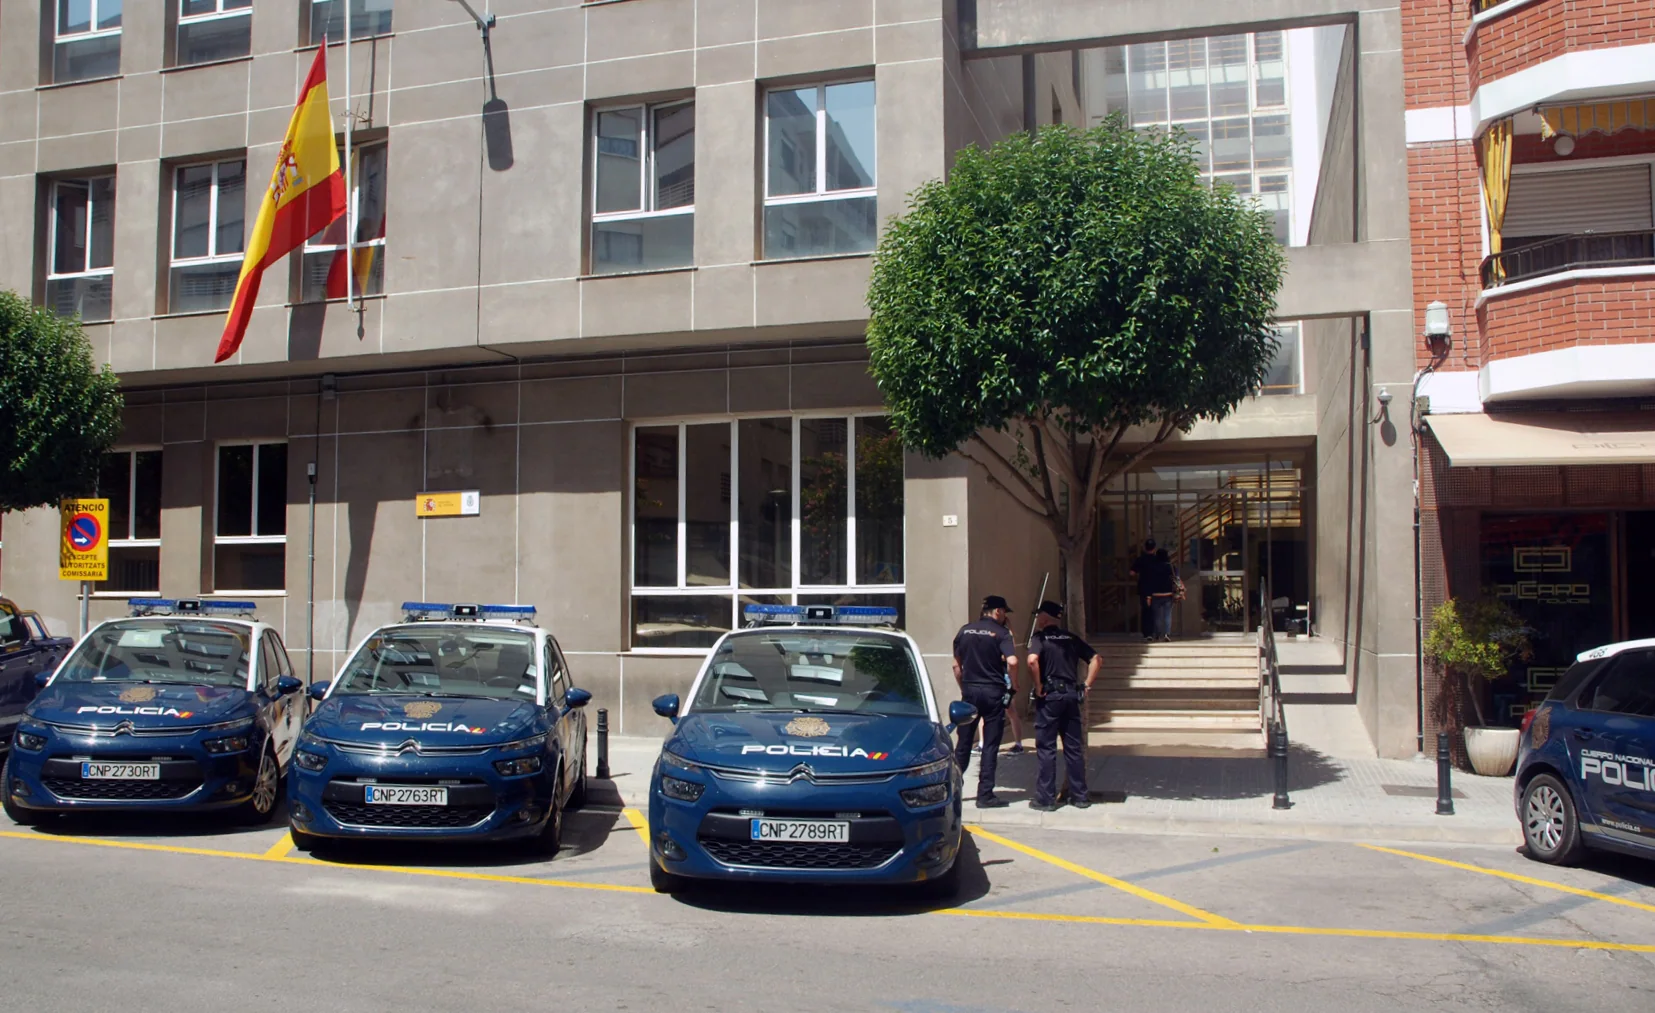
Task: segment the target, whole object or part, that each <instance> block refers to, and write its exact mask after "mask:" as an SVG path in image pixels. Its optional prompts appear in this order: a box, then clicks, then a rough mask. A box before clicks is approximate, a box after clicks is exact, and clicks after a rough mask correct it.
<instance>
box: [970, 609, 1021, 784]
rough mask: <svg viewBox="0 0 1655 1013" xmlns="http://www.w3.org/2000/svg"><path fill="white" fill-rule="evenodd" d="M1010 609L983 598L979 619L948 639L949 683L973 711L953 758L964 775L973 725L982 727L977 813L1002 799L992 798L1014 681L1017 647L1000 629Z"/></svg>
mask: <svg viewBox="0 0 1655 1013" xmlns="http://www.w3.org/2000/svg"><path fill="white" fill-rule="evenodd" d="M1010 612H1011V609H1010V608H1008V607H1007V606H1006V600H1005V599H1004V598H1002V597H1000V596H999V595H997V594H991V595H989V596H988V597H986V598H984V599H983V611H982V618H980V619H978V620H977V621H976V622H974V623H966V624H965V625H964V626H962V627H960V632H958V633H956V634H955V635H954V681H955V682H957V683H959V684H960V698H961V699H963V700H965V701H966V702H967V703H969V704H971V705H972V706H973V707H976V708H977V716H978V719H979V720H977V721H973V722H971V723H969V724H965V725H962V726H960V729H959V741H958V742H957V743H956V744H955V746H954V759H955V762H957V763H958V764H959V765H960V772H961V773H962V774H963V773H964V772H965V769H966V766H967V765H968V764H969V763H970V762H971V744H972V742H973V741H974V740H975V739H976V738H977V726H978V725H979V724H981V725H982V728H983V758H982V765H981V766H980V767H978V768H977V808H979V809H994V808H999V807H1001V806H1004V805H1005V804H1006V800H1005V799H1003V798H1000V797H999V796H998V795H996V794H994V771H995V767H996V766H998V764H999V760H1000V737H1001V736H1002V735H1003V734H1005V728H1006V705H1007V704H1009V703H1010V702H1011V687H1012V686H1013V685H1015V684H1016V677H1017V645H1016V644H1015V643H1013V641H1012V638H1011V630H1009V629H1007V628H1006V616H1007V615H1008V614H1009V613H1010Z"/></svg>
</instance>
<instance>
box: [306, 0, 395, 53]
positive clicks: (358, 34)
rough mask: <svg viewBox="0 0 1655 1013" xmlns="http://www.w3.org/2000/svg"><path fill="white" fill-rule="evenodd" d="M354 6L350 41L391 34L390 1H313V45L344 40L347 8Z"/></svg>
mask: <svg viewBox="0 0 1655 1013" xmlns="http://www.w3.org/2000/svg"><path fill="white" fill-rule="evenodd" d="M347 2H348V3H349V4H350V5H351V11H350V14H351V38H353V39H366V38H370V37H372V36H375V35H389V34H391V0H311V3H310V44H311V45H313V46H316V45H320V44H321V42H322V40H323V39H324V38H326V39H327V40H328V41H329V42H343V41H344V39H345V4H346V3H347Z"/></svg>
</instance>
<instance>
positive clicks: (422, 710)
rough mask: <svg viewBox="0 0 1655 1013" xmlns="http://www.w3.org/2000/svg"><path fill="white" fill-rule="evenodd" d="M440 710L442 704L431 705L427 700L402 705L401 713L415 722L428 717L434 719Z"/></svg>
mask: <svg viewBox="0 0 1655 1013" xmlns="http://www.w3.org/2000/svg"><path fill="white" fill-rule="evenodd" d="M440 710H442V704H440V703H433V702H431V701H429V700H419V701H416V702H414V703H410V704H403V705H402V713H404V714H406V715H408V716H409V717H411V718H413V719H415V720H416V721H424V720H425V719H426V718H428V717H434V716H435V715H436V713H437V712H438V711H440Z"/></svg>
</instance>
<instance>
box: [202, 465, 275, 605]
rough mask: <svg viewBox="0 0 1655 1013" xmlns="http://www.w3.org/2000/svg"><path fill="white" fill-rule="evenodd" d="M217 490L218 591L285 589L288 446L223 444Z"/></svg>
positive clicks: (215, 581) (215, 572)
mask: <svg viewBox="0 0 1655 1013" xmlns="http://www.w3.org/2000/svg"><path fill="white" fill-rule="evenodd" d="M217 489H218V495H217V498H216V503H215V519H216V524H215V527H214V532H213V588H214V590H216V591H218V592H220V593H225V592H230V591H282V590H285V589H286V587H287V444H285V443H231V444H224V445H221V446H220V447H219V448H218V476H217Z"/></svg>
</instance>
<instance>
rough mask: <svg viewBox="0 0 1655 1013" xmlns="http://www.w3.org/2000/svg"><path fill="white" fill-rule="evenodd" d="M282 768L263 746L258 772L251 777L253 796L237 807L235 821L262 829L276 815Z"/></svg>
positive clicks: (268, 748)
mask: <svg viewBox="0 0 1655 1013" xmlns="http://www.w3.org/2000/svg"><path fill="white" fill-rule="evenodd" d="M281 787H282V768H281V765H280V764H279V763H277V762H276V753H275V751H274V750H273V749H271V748H270V745H269V744H268V743H266V744H265V747H264V752H263V753H261V754H259V770H258V773H257V774H255V775H253V794H252V796H251V797H249V798H248V799H247V801H245V802H243V803H242V804H241V805H240V806H239V807H237V809H236V812H235V818H236V821H237V822H239V823H241V824H243V825H244V826H251V827H262V826H264V825H265V824H266V823H269V822H270V818H271V817H272V816H274V815H276V801H277V799H279V798H280V797H281Z"/></svg>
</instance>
